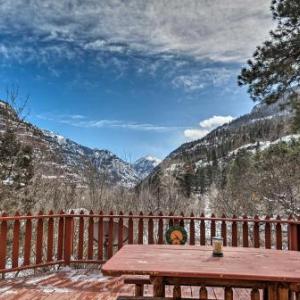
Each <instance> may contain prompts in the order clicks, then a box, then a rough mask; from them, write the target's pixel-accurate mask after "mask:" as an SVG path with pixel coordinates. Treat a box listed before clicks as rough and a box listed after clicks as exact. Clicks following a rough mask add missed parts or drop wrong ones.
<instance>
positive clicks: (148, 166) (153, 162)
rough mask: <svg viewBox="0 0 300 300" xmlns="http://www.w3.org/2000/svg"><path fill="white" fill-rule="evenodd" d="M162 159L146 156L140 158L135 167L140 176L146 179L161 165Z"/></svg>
mask: <svg viewBox="0 0 300 300" xmlns="http://www.w3.org/2000/svg"><path fill="white" fill-rule="evenodd" d="M161 161H162V160H161V159H159V158H157V157H154V156H152V155H146V156H143V157H141V158H139V159H138V160H137V161H136V162H135V163H134V164H133V167H134V169H135V170H136V172H137V173H138V174H139V176H140V177H141V178H142V179H143V178H146V177H147V176H148V175H149V174H150V173H151V172H152V170H153V169H154V168H155V167H157V166H158V165H159V164H160V163H161Z"/></svg>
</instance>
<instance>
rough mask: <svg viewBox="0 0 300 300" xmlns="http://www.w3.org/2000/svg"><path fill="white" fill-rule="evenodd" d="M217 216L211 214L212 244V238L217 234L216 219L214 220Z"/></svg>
mask: <svg viewBox="0 0 300 300" xmlns="http://www.w3.org/2000/svg"><path fill="white" fill-rule="evenodd" d="M215 217H216V216H215V215H214V214H212V215H211V218H212V220H211V223H210V243H211V244H212V238H213V237H214V236H216V221H215V220H214V218H215Z"/></svg>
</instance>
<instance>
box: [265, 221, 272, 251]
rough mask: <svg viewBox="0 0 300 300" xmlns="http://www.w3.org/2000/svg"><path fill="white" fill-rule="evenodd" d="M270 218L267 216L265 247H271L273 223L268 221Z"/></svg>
mask: <svg viewBox="0 0 300 300" xmlns="http://www.w3.org/2000/svg"><path fill="white" fill-rule="evenodd" d="M269 220H270V217H269V216H266V218H265V221H266V223H265V248H266V249H271V246H272V245H271V242H272V241H271V224H270V223H269V222H268V221H269Z"/></svg>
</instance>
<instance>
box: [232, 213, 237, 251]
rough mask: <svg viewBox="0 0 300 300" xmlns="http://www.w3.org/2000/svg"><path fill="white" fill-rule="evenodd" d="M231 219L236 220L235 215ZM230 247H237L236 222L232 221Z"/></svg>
mask: <svg viewBox="0 0 300 300" xmlns="http://www.w3.org/2000/svg"><path fill="white" fill-rule="evenodd" d="M232 218H233V219H236V218H237V217H236V215H233V217H232ZM231 226H232V227H231V245H232V247H237V246H238V238H237V232H238V231H237V222H236V221H232V224H231Z"/></svg>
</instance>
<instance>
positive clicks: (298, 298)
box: [296, 292, 300, 300]
mask: <svg viewBox="0 0 300 300" xmlns="http://www.w3.org/2000/svg"><path fill="white" fill-rule="evenodd" d="M296 300H300V292H296Z"/></svg>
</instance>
